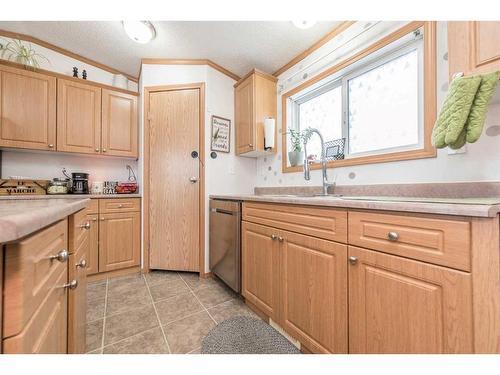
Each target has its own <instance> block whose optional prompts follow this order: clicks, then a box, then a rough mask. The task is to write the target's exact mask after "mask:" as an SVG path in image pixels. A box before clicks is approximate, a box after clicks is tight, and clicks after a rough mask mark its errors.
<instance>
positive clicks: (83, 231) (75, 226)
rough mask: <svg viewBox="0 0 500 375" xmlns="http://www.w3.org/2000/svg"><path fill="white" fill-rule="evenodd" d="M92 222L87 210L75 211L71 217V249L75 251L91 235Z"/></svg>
mask: <svg viewBox="0 0 500 375" xmlns="http://www.w3.org/2000/svg"><path fill="white" fill-rule="evenodd" d="M89 229H90V223H89V221H88V219H87V210H86V209H83V210H80V211H78V212H75V213H74V214H73V215H71V216H70V217H69V251H70V252H74V251H75V250H76V249H77V248H78V247H80V245H81V244H82V243H83V242H84V241H85V239H86V238H87V237H88V235H89Z"/></svg>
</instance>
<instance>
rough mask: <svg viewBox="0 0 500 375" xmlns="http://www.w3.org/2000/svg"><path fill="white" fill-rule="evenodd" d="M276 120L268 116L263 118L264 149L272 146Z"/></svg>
mask: <svg viewBox="0 0 500 375" xmlns="http://www.w3.org/2000/svg"><path fill="white" fill-rule="evenodd" d="M275 128H276V120H275V119H273V118H271V117H268V118H266V119H265V120H264V149H265V150H270V149H272V148H274V141H275V136H274V135H275Z"/></svg>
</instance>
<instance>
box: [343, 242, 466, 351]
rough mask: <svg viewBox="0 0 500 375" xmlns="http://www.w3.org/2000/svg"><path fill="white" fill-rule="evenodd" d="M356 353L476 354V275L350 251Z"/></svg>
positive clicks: (352, 333)
mask: <svg viewBox="0 0 500 375" xmlns="http://www.w3.org/2000/svg"><path fill="white" fill-rule="evenodd" d="M349 263H350V265H349V352H350V353H367V354H372V353H472V351H473V347H472V338H473V333H472V301H471V279H470V274H469V273H466V272H462V271H456V270H452V269H448V268H444V267H440V266H434V265H431V264H427V263H422V262H418V261H414V260H409V259H405V258H401V257H397V256H392V255H386V254H382V253H378V252H375V251H370V250H364V249H360V248H357V247H352V246H349Z"/></svg>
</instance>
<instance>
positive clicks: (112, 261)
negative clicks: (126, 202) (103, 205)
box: [99, 212, 141, 272]
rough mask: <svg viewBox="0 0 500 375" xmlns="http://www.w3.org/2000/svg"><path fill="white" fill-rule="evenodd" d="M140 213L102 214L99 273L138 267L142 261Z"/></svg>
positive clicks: (100, 222) (100, 221)
mask: <svg viewBox="0 0 500 375" xmlns="http://www.w3.org/2000/svg"><path fill="white" fill-rule="evenodd" d="M140 217H141V215H140V213H139V212H119V213H111V214H101V215H100V219H99V272H106V271H113V270H117V269H121V268H128V267H133V266H138V265H139V264H140V261H141V240H140V235H141V223H140V220H141V219H140Z"/></svg>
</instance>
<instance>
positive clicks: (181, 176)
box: [149, 88, 203, 272]
mask: <svg viewBox="0 0 500 375" xmlns="http://www.w3.org/2000/svg"><path fill="white" fill-rule="evenodd" d="M149 121H150V122H149V142H150V149H149V192H150V193H149V212H150V214H149V241H150V243H149V248H150V267H151V268H153V269H165V270H177V271H194V272H200V271H203V270H200V242H199V233H200V225H199V222H200V215H203V213H202V212H200V189H201V186H200V184H202V183H203V181H198V180H199V178H200V161H199V159H198V158H193V157H192V156H191V153H192V152H193V151H196V152H197V153H200V135H199V131H200V130H199V129H200V89H199V88H192V89H179V90H171V91H159V92H151V93H150V95H149Z"/></svg>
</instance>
